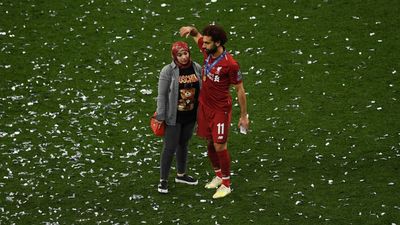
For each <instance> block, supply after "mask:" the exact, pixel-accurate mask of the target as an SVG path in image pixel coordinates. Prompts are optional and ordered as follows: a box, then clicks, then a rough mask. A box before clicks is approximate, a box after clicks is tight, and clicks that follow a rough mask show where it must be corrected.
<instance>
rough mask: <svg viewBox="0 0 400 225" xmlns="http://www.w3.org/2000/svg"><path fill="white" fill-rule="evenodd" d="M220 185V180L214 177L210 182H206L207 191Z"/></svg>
mask: <svg viewBox="0 0 400 225" xmlns="http://www.w3.org/2000/svg"><path fill="white" fill-rule="evenodd" d="M221 184H222V178H220V177H218V176H215V177H214V178H213V179H212V181H211V182H208V183H207V184H206V186H204V187H205V188H207V189H215V188H218V187H219V186H220V185H221Z"/></svg>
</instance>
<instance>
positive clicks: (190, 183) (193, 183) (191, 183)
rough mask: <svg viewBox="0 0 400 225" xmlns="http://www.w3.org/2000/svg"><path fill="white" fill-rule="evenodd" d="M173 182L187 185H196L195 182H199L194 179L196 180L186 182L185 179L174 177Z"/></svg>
mask: <svg viewBox="0 0 400 225" xmlns="http://www.w3.org/2000/svg"><path fill="white" fill-rule="evenodd" d="M175 183H181V184H189V185H197V184H198V183H199V181H196V182H187V181H184V180H179V179H176V178H175Z"/></svg>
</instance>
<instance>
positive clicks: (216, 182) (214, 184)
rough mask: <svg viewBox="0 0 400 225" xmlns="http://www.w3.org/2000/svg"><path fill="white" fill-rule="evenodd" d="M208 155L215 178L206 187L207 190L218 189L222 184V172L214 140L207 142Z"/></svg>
mask: <svg viewBox="0 0 400 225" xmlns="http://www.w3.org/2000/svg"><path fill="white" fill-rule="evenodd" d="M207 155H208V158H209V159H210V162H211V165H212V167H213V169H214V172H215V177H214V178H213V179H212V180H211V181H210V182H209V183H207V184H206V185H205V188H207V189H214V188H218V187H219V186H220V185H221V183H222V172H221V167H220V164H219V158H218V154H217V152H216V151H215V147H214V142H212V140H208V142H207Z"/></svg>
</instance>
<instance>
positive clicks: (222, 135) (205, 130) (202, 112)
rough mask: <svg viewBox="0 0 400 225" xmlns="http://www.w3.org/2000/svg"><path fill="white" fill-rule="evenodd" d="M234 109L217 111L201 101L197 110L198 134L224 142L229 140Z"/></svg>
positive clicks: (216, 141)
mask: <svg viewBox="0 0 400 225" xmlns="http://www.w3.org/2000/svg"><path fill="white" fill-rule="evenodd" d="M231 117H232V110H231V111H229V112H223V111H216V110H213V109H211V108H209V107H207V106H205V105H203V104H201V103H199V108H198V111H197V136H199V137H202V138H206V139H207V140H213V142H214V143H219V144H223V143H225V142H226V141H227V140H228V134H229V127H230V124H231Z"/></svg>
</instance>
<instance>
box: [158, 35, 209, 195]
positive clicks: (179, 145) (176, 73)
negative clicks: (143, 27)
mask: <svg viewBox="0 0 400 225" xmlns="http://www.w3.org/2000/svg"><path fill="white" fill-rule="evenodd" d="M171 54H172V58H173V61H172V62H171V63H170V64H169V65H166V66H164V68H163V69H162V70H161V73H160V78H159V81H158V96H157V115H156V119H157V121H158V122H159V123H162V122H163V121H164V122H165V124H166V127H165V135H164V147H163V151H162V154H161V163H160V164H161V165H160V183H159V185H158V192H160V193H164V194H166V193H168V174H169V171H170V169H171V163H172V160H173V157H174V155H175V154H176V164H177V167H176V168H177V176H176V178H175V182H177V183H184V184H189V185H196V184H197V180H196V179H195V178H193V177H191V176H189V175H188V174H187V168H186V163H187V153H188V143H189V139H190V138H191V137H192V134H193V129H194V126H195V123H196V114H197V106H198V96H199V91H200V85H201V78H200V76H201V66H200V65H199V64H198V63H196V62H193V61H192V60H191V57H190V51H189V47H188V45H187V43H185V42H181V41H179V42H175V43H173V44H172V49H171Z"/></svg>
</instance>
